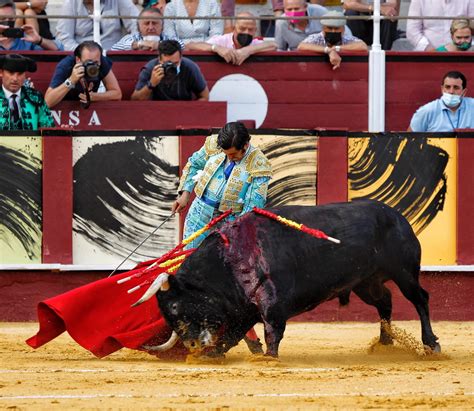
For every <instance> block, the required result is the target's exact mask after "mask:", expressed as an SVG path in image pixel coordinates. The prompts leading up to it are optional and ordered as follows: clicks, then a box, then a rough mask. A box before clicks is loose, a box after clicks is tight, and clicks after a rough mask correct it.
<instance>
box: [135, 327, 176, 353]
mask: <svg viewBox="0 0 474 411" xmlns="http://www.w3.org/2000/svg"><path fill="white" fill-rule="evenodd" d="M178 340H179V336H178V334H176V332H175V331H173V332H172V334H171V337H170V339H169V340H168V341H166V342H165V343H164V344H161V345H142V348H144V349H145V350H148V351H167V350H169V349H170V348H173V347H174V345H175V344H176V343H177V342H178Z"/></svg>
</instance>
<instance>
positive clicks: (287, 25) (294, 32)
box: [275, 0, 328, 51]
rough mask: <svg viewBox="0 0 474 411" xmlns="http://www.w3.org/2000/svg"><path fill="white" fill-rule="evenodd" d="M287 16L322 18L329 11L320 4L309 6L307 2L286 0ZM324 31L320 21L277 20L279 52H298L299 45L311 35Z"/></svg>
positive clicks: (284, 4) (304, 0) (276, 34)
mask: <svg viewBox="0 0 474 411" xmlns="http://www.w3.org/2000/svg"><path fill="white" fill-rule="evenodd" d="M283 6H284V11H285V14H284V15H285V16H288V17H303V16H308V17H321V16H324V15H325V14H326V13H327V12H328V10H327V9H326V8H325V7H323V6H320V5H319V4H307V3H306V0H284V1H283ZM322 29H323V26H322V25H321V22H320V21H319V20H309V19H294V20H290V21H288V20H277V22H276V25H275V41H276V43H277V48H278V50H284V51H286V50H296V49H297V48H298V45H299V44H300V43H301V42H302V41H303V40H304V39H305V38H306V37H308V36H309V35H310V34H314V33H320V32H321V31H322Z"/></svg>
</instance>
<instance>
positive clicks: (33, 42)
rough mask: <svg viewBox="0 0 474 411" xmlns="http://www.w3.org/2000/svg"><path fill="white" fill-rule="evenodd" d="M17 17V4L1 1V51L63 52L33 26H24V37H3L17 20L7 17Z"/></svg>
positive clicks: (8, 0) (6, 0)
mask: <svg viewBox="0 0 474 411" xmlns="http://www.w3.org/2000/svg"><path fill="white" fill-rule="evenodd" d="M13 15H15V3H13V1H12V0H0V50H18V51H20V50H21V51H24V50H53V51H57V50H61V49H62V47H60V46H58V45H57V44H56V43H55V42H54V41H53V40H48V39H45V38H43V37H41V36H40V35H39V33H38V32H37V31H36V30H35V29H34V27H33V26H31V25H29V24H23V26H21V29H22V30H23V32H24V33H23V37H21V38H12V37H6V36H3V35H2V33H3V32H4V31H5V30H6V29H9V28H13V27H14V25H15V19H13V18H7V17H5V16H13Z"/></svg>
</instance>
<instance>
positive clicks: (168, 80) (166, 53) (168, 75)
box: [131, 40, 209, 101]
mask: <svg viewBox="0 0 474 411" xmlns="http://www.w3.org/2000/svg"><path fill="white" fill-rule="evenodd" d="M158 56H159V57H158V58H155V59H153V60H151V61H150V62H149V63H148V64H147V65H146V66H145V67H143V68H142V70H141V72H140V75H139V77H138V82H137V84H136V86H135V91H134V92H133V94H132V97H131V99H132V100H193V99H197V100H206V101H207V100H209V89H208V88H207V84H206V80H205V79H204V77H203V75H202V73H201V70H200V69H199V67H198V66H197V64H195V63H194V62H192V61H191V60H189V59H188V58H186V57H182V54H181V46H180V44H179V42H177V41H176V40H164V41H162V42H161V43H160V45H159V46H158Z"/></svg>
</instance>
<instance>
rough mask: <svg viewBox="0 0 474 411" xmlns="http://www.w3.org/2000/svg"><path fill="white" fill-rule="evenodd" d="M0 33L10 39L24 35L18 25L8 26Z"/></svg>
mask: <svg viewBox="0 0 474 411" xmlns="http://www.w3.org/2000/svg"><path fill="white" fill-rule="evenodd" d="M1 35H2V36H3V37H9V38H12V39H21V38H22V37H24V35H25V32H24V31H23V30H22V29H20V28H18V27H9V28H8V29H5V30H3V32H2V33H1Z"/></svg>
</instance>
